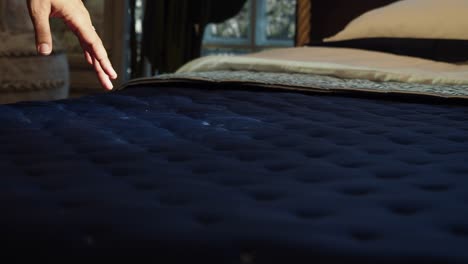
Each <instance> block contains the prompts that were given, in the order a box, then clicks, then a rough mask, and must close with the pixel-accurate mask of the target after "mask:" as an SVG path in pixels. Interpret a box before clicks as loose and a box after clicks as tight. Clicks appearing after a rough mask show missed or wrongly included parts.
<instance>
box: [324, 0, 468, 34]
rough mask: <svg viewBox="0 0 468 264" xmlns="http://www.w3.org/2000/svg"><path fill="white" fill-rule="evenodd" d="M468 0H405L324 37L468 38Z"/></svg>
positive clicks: (373, 11) (353, 21)
mask: <svg viewBox="0 0 468 264" xmlns="http://www.w3.org/2000/svg"><path fill="white" fill-rule="evenodd" d="M467 12H468V1H466V0H444V1H441V0H403V1H398V2H395V3H392V4H389V5H386V6H383V7H380V8H377V9H373V10H371V11H369V12H366V13H364V14H363V15H361V16H359V17H357V18H356V19H354V20H352V21H351V22H350V23H349V24H348V25H347V26H346V27H345V28H344V30H342V31H341V32H339V33H338V34H336V35H335V36H332V37H329V38H325V39H324V41H342V40H350V39H358V38H379V37H384V38H385V37H387V38H388V37H390V38H421V39H462V40H468V31H467V30H466V28H468V16H466V14H467Z"/></svg>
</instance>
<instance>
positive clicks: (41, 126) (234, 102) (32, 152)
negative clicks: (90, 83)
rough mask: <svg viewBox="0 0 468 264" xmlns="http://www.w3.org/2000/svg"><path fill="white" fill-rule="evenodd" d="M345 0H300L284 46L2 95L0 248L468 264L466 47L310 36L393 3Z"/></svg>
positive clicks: (152, 256) (177, 259)
mask: <svg viewBox="0 0 468 264" xmlns="http://www.w3.org/2000/svg"><path fill="white" fill-rule="evenodd" d="M426 1H430V0H426ZM333 2H334V3H335V5H333V4H332V3H333ZM345 2H346V1H339V0H333V1H331V0H327V1H321V0H312V1H310V2H309V1H299V2H298V5H299V6H300V7H301V9H300V11H302V12H304V10H307V12H305V14H302V15H301V16H298V17H299V18H301V17H302V19H299V24H298V30H305V31H301V34H298V36H301V39H299V38H298V42H297V47H295V48H291V49H279V50H269V51H264V52H259V53H255V54H248V55H242V56H239V57H237V56H212V57H210V56H208V57H205V58H200V59H197V60H194V61H191V62H189V63H187V64H186V65H184V67H182V68H181V69H179V71H178V72H176V73H172V74H164V75H160V76H155V77H152V78H143V79H136V80H132V81H130V82H129V83H127V84H126V85H124V86H123V87H121V89H118V90H117V91H115V92H112V93H110V94H103V95H94V96H87V97H83V98H75V99H67V100H58V101H49V102H24V103H16V104H10V105H2V106H0V122H1V124H2V126H1V127H0V157H1V159H0V172H1V174H0V197H1V199H0V212H1V217H0V234H1V239H2V247H1V249H0V252H1V254H2V257H8V256H9V257H14V258H15V260H17V261H24V260H25V259H29V258H33V259H35V260H47V261H48V262H62V263H68V262H81V263H82V262H84V261H96V260H101V261H113V260H117V261H118V260H120V261H123V260H128V261H132V262H136V261H152V262H160V263H246V264H250V263H327V264H328V263H467V262H468V252H467V251H466V245H467V243H468V225H467V223H468V210H467V209H468V192H467V191H466V190H467V188H468V176H467V175H468V163H467V162H466V160H467V159H468V134H467V133H468V122H467V121H468V106H467V104H466V103H467V101H466V99H467V98H466V91H467V90H468V89H467V88H468V82H467V78H468V77H467V76H466V74H464V72H465V70H466V67H467V66H466V65H465V64H464V63H463V61H464V60H465V58H462V56H461V57H459V58H458V59H456V58H455V57H453V56H450V62H448V61H447V60H445V61H442V60H437V61H436V60H435V58H432V59H428V58H427V57H426V58H422V57H421V55H418V56H419V57H411V56H408V54H406V55H401V54H398V50H397V51H395V52H393V53H390V52H382V51H376V50H369V49H368V48H357V47H343V46H340V47H336V45H334V42H331V41H330V42H328V41H318V40H317V39H314V38H315V36H317V35H316V34H317V32H321V31H319V30H322V31H323V30H325V29H324V28H326V27H325V26H324V27H319V26H318V25H317V23H318V22H317V21H319V22H320V21H327V20H330V16H335V17H337V19H336V22H337V23H338V21H341V20H340V19H339V18H340V17H341V18H343V19H345V20H343V21H341V22H340V23H342V24H341V26H339V27H337V28H335V29H336V30H331V29H330V30H328V31H323V32H322V33H320V34H322V35H320V37H319V39H320V40H321V39H323V38H325V37H330V36H332V35H335V34H336V33H337V32H338V31H339V30H340V28H341V29H342V28H343V27H344V25H346V24H347V23H349V21H351V20H352V19H353V18H356V17H358V16H359V15H360V14H364V13H365V12H366V11H369V10H374V9H375V8H378V7H383V6H386V5H387V4H389V3H393V2H395V1H364V0H361V1H353V4H354V7H356V9H354V8H349V9H344V8H343V6H347V5H344V4H345ZM314 7H315V8H314ZM347 10H348V11H349V12H350V13H347ZM335 12H339V14H341V15H340V16H336V14H338V13H335ZM304 17H305V18H304ZM319 17H322V20H320V19H319ZM317 19H319V20H317ZM338 24H339V23H338ZM327 25H331V23H329V24H327ZM304 32H307V34H306V35H304ZM304 36H307V37H304ZM305 39H306V41H305V42H304V40H305ZM354 44H355V43H354ZM340 45H341V44H340ZM405 52H407V51H405ZM430 55H431V54H429V55H427V56H430ZM415 56H416V55H415ZM333 57H335V58H336V59H337V60H340V59H341V60H340V61H339V62H337V61H335V60H332V58H333ZM357 58H358V59H357ZM359 58H360V59H359ZM384 59H385V60H384ZM454 59H456V62H455V61H454ZM370 62H372V64H369V63H370ZM254 64H255V65H256V66H255V67H254V66H253V65H254ZM403 66H404V67H406V68H402V67H403ZM18 252H19V253H18Z"/></svg>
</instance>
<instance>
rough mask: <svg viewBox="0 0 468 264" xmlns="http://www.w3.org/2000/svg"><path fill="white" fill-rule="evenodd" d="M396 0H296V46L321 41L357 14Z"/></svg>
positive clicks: (337, 30)
mask: <svg viewBox="0 0 468 264" xmlns="http://www.w3.org/2000/svg"><path fill="white" fill-rule="evenodd" d="M396 1H397V0H353V1H352V2H351V1H349V0H297V18H296V19H297V21H296V22H297V27H296V41H295V42H296V46H303V45H306V44H307V43H310V42H311V41H321V40H322V39H323V38H325V37H330V36H333V35H335V34H336V33H338V32H339V31H340V30H342V29H343V28H344V27H345V26H346V25H347V24H348V23H349V22H351V20H353V19H354V18H356V17H358V16H359V15H361V14H363V13H365V12H367V11H369V10H372V9H375V8H378V7H382V6H385V5H388V4H390V3H393V2H396Z"/></svg>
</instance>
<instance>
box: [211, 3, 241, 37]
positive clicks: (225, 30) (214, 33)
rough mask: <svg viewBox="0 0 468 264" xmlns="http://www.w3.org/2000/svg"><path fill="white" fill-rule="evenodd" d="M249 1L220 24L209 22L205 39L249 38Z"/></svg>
mask: <svg viewBox="0 0 468 264" xmlns="http://www.w3.org/2000/svg"><path fill="white" fill-rule="evenodd" d="M249 26H250V1H247V3H246V4H245V5H244V7H243V8H242V10H241V11H240V13H239V14H238V15H237V16H235V17H233V18H231V19H228V20H226V21H225V22H223V23H220V24H209V25H208V26H207V27H206V29H205V30H206V32H205V40H207V41H210V40H215V39H220V38H221V39H227V40H229V39H244V40H247V39H248V38H249V32H250V28H249Z"/></svg>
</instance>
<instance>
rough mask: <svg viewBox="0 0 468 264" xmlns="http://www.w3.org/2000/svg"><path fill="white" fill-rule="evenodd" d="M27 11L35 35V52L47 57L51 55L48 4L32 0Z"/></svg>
mask: <svg viewBox="0 0 468 264" xmlns="http://www.w3.org/2000/svg"><path fill="white" fill-rule="evenodd" d="M46 3H49V4H46ZM29 11H30V16H31V19H32V22H33V25H34V31H35V33H36V48H37V52H38V53H39V54H41V55H49V54H50V53H52V34H51V31H50V24H49V16H50V11H51V7H50V2H49V1H42V0H40V1H34V0H32V1H30V5H29Z"/></svg>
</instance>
